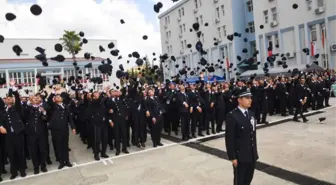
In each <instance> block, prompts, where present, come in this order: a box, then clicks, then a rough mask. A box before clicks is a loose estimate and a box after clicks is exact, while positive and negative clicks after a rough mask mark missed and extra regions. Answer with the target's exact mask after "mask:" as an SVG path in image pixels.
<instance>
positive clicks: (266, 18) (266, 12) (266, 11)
mask: <svg viewBox="0 0 336 185" xmlns="http://www.w3.org/2000/svg"><path fill="white" fill-rule="evenodd" d="M264 21H265V24H267V23H268V10H265V11H264Z"/></svg>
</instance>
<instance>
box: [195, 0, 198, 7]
mask: <svg viewBox="0 0 336 185" xmlns="http://www.w3.org/2000/svg"><path fill="white" fill-rule="evenodd" d="M195 8H196V9H197V8H198V4H197V0H195Z"/></svg>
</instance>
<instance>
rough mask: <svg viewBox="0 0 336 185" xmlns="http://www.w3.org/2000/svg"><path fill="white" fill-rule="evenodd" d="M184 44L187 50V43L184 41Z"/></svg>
mask: <svg viewBox="0 0 336 185" xmlns="http://www.w3.org/2000/svg"><path fill="white" fill-rule="evenodd" d="M183 42H184V48H187V41H186V40H184V41H183Z"/></svg>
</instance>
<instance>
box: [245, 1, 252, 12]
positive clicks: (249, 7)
mask: <svg viewBox="0 0 336 185" xmlns="http://www.w3.org/2000/svg"><path fill="white" fill-rule="evenodd" d="M246 5H247V10H248V11H249V12H253V1H252V0H249V1H247V2H246Z"/></svg>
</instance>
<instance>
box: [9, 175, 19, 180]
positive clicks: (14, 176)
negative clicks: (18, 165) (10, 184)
mask: <svg viewBox="0 0 336 185" xmlns="http://www.w3.org/2000/svg"><path fill="white" fill-rule="evenodd" d="M17 176H18V174H12V176H11V177H10V180H13V179H15V178H16V177H17Z"/></svg>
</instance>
